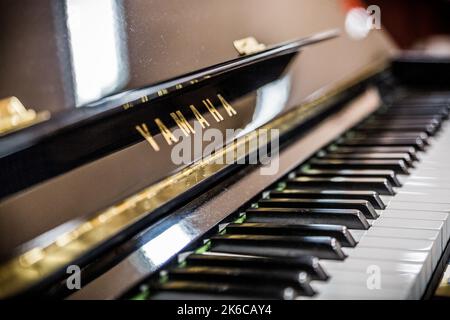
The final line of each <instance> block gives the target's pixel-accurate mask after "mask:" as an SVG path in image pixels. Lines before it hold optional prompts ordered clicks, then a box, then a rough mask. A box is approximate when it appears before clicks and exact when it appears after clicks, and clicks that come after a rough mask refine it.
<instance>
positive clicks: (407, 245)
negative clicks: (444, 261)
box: [358, 236, 440, 269]
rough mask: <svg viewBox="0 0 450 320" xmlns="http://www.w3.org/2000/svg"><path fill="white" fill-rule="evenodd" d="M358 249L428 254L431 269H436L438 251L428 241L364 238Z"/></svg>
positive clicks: (435, 246)
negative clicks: (367, 248) (381, 249)
mask: <svg viewBox="0 0 450 320" xmlns="http://www.w3.org/2000/svg"><path fill="white" fill-rule="evenodd" d="M358 247H360V248H365V247H371V248H386V249H390V248H393V249H403V250H411V251H425V252H430V254H431V266H432V268H433V269H434V268H435V267H436V265H437V263H438V261H439V258H440V251H439V248H438V246H437V245H436V244H435V243H434V242H433V241H429V240H418V239H402V238H388V237H372V236H365V237H363V238H362V239H361V241H360V242H359V243H358Z"/></svg>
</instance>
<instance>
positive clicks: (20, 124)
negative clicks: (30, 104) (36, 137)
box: [0, 97, 50, 136]
mask: <svg viewBox="0 0 450 320" xmlns="http://www.w3.org/2000/svg"><path fill="white" fill-rule="evenodd" d="M49 118H50V113H49V112H48V111H43V112H39V113H38V112H36V111H34V110H33V109H27V108H25V106H24V105H23V104H22V103H21V102H20V100H19V99H17V98H16V97H8V98H5V99H0V136H2V135H5V134H7V133H9V132H12V131H16V130H19V129H22V128H25V127H28V126H31V125H33V124H35V123H38V122H41V121H44V120H47V119H49Z"/></svg>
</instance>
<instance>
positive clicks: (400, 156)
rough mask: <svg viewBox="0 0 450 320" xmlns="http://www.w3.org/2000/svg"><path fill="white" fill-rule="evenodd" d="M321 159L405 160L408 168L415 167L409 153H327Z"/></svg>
mask: <svg viewBox="0 0 450 320" xmlns="http://www.w3.org/2000/svg"><path fill="white" fill-rule="evenodd" d="M318 158H320V159H338V160H341V159H343V160H359V159H362V160H403V161H404V162H405V163H406V164H407V166H408V167H413V159H412V158H411V156H410V155H409V154H408V153H364V152H361V153H354V154H342V153H327V154H324V155H320V156H318Z"/></svg>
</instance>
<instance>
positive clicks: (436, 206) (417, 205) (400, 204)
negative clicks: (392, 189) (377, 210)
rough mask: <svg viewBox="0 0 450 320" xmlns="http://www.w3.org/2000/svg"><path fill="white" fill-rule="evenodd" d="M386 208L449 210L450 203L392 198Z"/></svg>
mask: <svg viewBox="0 0 450 320" xmlns="http://www.w3.org/2000/svg"><path fill="white" fill-rule="evenodd" d="M388 208H389V209H396V210H413V211H437V212H450V204H446V203H422V202H414V203H411V202H406V201H397V200H396V199H392V200H391V201H390V202H389V207H388Z"/></svg>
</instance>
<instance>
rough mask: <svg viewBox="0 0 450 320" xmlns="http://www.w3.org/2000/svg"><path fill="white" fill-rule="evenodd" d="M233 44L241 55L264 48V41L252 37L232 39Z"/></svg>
mask: <svg viewBox="0 0 450 320" xmlns="http://www.w3.org/2000/svg"><path fill="white" fill-rule="evenodd" d="M233 45H234V47H235V49H236V50H237V52H239V54H240V55H241V56H245V55H248V54H252V53H257V52H260V51H263V50H264V49H266V45H265V44H264V43H259V42H258V41H257V40H256V39H255V38H254V37H247V38H244V39H239V40H234V41H233Z"/></svg>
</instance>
